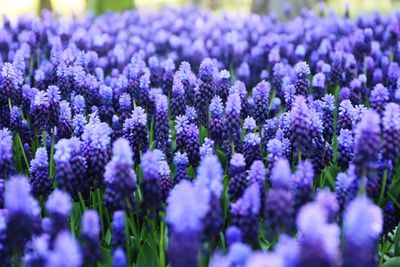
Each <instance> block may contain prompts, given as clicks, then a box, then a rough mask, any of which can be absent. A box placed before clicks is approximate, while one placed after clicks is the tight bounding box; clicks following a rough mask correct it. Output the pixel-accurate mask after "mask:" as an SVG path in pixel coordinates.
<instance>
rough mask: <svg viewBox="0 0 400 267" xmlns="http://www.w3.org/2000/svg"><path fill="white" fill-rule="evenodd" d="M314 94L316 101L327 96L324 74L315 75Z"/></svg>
mask: <svg viewBox="0 0 400 267" xmlns="http://www.w3.org/2000/svg"><path fill="white" fill-rule="evenodd" d="M312 92H313V95H314V96H315V98H316V99H320V98H321V97H322V96H323V95H324V94H325V75H324V74H323V73H322V72H319V73H317V74H315V75H314V77H313V80H312Z"/></svg>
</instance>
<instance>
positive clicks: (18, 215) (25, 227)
mask: <svg viewBox="0 0 400 267" xmlns="http://www.w3.org/2000/svg"><path fill="white" fill-rule="evenodd" d="M30 190H31V189H30V186H29V182H28V180H27V179H26V177H24V176H13V177H11V178H10V179H9V180H8V181H7V183H6V188H5V193H4V207H5V209H6V210H7V211H8V212H7V228H6V231H7V236H9V237H12V238H10V239H8V241H7V243H8V244H7V246H9V247H10V248H11V249H12V251H13V252H18V253H22V252H23V250H24V247H25V244H26V241H28V240H29V239H30V238H31V237H32V235H33V233H34V232H35V230H36V229H35V227H36V226H37V224H38V222H39V221H38V220H39V215H40V206H39V204H38V202H37V201H36V199H35V198H33V197H32V195H31V193H30Z"/></svg>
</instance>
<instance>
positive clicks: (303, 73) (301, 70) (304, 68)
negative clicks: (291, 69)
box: [295, 62, 310, 97]
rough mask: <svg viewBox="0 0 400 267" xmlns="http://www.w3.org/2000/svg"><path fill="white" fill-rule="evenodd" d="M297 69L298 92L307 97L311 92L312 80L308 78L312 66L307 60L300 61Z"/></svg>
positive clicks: (296, 85)
mask: <svg viewBox="0 0 400 267" xmlns="http://www.w3.org/2000/svg"><path fill="white" fill-rule="evenodd" d="M295 71H296V77H297V79H296V83H295V87H296V93H297V94H299V95H303V96H305V97H307V96H308V94H309V92H310V81H309V80H308V75H309V74H310V67H309V66H308V65H307V63H306V62H299V63H297V64H296V66H295Z"/></svg>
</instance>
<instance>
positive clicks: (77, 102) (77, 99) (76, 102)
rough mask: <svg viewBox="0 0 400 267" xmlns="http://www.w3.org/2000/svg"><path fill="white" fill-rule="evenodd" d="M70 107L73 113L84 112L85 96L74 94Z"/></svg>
mask: <svg viewBox="0 0 400 267" xmlns="http://www.w3.org/2000/svg"><path fill="white" fill-rule="evenodd" d="M72 108H73V110H74V113H75V114H85V109H86V108H85V98H84V97H83V96H81V95H75V96H74V99H73V102H72Z"/></svg>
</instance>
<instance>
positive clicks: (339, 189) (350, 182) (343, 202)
mask: <svg viewBox="0 0 400 267" xmlns="http://www.w3.org/2000/svg"><path fill="white" fill-rule="evenodd" d="M335 187H336V197H337V199H338V202H339V206H340V211H341V212H343V211H344V209H345V208H346V207H347V205H348V203H350V201H352V200H353V199H354V198H355V197H356V196H357V192H358V189H359V183H358V179H357V177H356V176H355V175H354V166H350V167H349V169H348V171H347V173H343V172H342V173H338V175H337V177H336V181H335Z"/></svg>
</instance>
